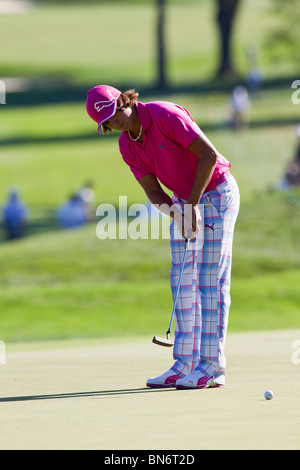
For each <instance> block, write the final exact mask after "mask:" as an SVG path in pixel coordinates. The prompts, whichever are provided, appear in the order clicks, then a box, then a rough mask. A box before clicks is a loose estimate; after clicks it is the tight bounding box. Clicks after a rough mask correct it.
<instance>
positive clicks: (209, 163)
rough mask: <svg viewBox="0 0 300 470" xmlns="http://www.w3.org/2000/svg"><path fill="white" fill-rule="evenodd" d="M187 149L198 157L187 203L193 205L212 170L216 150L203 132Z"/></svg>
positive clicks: (214, 163)
mask: <svg viewBox="0 0 300 470" xmlns="http://www.w3.org/2000/svg"><path fill="white" fill-rule="evenodd" d="M189 150H190V151H191V152H193V153H194V154H195V155H197V157H198V166H197V171H196V175H195V181H194V185H193V189H192V191H191V194H190V197H189V198H188V200H187V204H192V205H193V206H195V205H196V204H199V201H200V198H201V196H202V194H203V192H204V190H205V188H206V186H207V185H208V183H209V181H210V178H211V176H212V174H213V172H214V169H215V166H216V163H217V159H218V152H217V150H216V149H215V148H214V146H213V145H212V144H211V143H210V141H209V140H208V139H207V138H206V137H205V135H204V134H200V135H199V136H198V137H197V138H196V139H195V140H194V141H193V142H192V143H191V145H190V146H189Z"/></svg>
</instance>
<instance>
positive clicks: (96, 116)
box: [86, 85, 121, 134]
mask: <svg viewBox="0 0 300 470" xmlns="http://www.w3.org/2000/svg"><path fill="white" fill-rule="evenodd" d="M120 94H121V92H120V90H117V89H116V88H114V87H112V86H108V85H98V86H95V87H94V88H91V89H90V90H89V91H88V93H87V99H86V110H87V113H88V115H89V116H90V118H92V119H93V120H94V121H96V123H97V124H98V127H97V132H98V134H101V124H102V123H103V122H105V121H108V119H110V118H111V117H112V116H113V115H114V114H115V112H116V107H117V99H118V98H119V96H120Z"/></svg>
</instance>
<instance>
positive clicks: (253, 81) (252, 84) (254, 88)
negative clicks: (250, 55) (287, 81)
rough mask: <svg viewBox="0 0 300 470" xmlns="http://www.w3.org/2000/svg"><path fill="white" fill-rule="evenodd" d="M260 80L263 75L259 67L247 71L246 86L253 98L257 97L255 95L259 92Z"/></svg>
mask: <svg viewBox="0 0 300 470" xmlns="http://www.w3.org/2000/svg"><path fill="white" fill-rule="evenodd" d="M262 80H263V74H262V71H261V69H260V68H259V67H254V68H253V69H251V70H250V71H249V73H248V75H247V85H248V88H249V91H250V92H251V93H253V96H254V97H255V96H257V93H258V92H259V91H260V86H261V83H262Z"/></svg>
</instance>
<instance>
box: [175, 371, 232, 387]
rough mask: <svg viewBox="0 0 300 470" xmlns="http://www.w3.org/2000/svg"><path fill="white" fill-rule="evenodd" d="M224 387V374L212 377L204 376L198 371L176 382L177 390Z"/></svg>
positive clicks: (216, 374)
mask: <svg viewBox="0 0 300 470" xmlns="http://www.w3.org/2000/svg"><path fill="white" fill-rule="evenodd" d="M224 386H225V374H224V373H220V372H219V373H215V374H213V375H212V376H206V375H204V374H203V372H201V371H200V370H194V371H193V372H190V373H189V374H188V375H186V376H185V377H182V378H181V379H178V380H177V381H176V388H177V389H201V388H213V387H215V388H217V387H224Z"/></svg>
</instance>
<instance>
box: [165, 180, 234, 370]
mask: <svg viewBox="0 0 300 470" xmlns="http://www.w3.org/2000/svg"><path fill="white" fill-rule="evenodd" d="M173 202H174V203H175V204H179V205H180V206H181V207H182V210H183V207H184V202H185V201H182V200H180V199H177V198H173ZM239 203H240V197H239V189H238V186H237V183H236V181H235V179H234V177H233V176H232V175H229V176H228V177H226V181H225V182H223V183H222V184H220V185H219V186H217V187H216V188H215V189H214V190H212V191H210V192H209V193H205V194H203V196H202V198H201V200H200V210H201V215H202V230H201V231H200V232H199V234H198V235H197V238H196V240H193V241H191V242H190V245H189V250H188V251H187V254H186V259H185V266H184V270H183V274H182V279H181V287H180V291H179V295H178V299H177V305H176V310H175V339H174V352H173V355H174V359H175V361H176V362H175V364H174V366H173V367H172V369H173V370H175V371H176V372H177V373H178V374H179V375H186V374H187V373H189V372H190V371H191V370H194V369H200V370H202V371H203V372H204V373H206V374H207V375H213V373H217V372H221V373H225V368H226V358H225V353H224V349H225V339H226V332H227V325H228V315H229V307H230V302H231V300H230V276H231V259H232V241H233V232H234V225H235V221H236V218H237V215H238V211H239ZM170 245H171V257H172V264H171V272H170V284H171V290H172V295H173V300H174V297H175V293H176V288H177V285H178V278H179V273H180V269H181V262H182V258H183V253H184V248H185V240H184V239H183V238H182V237H181V236H178V230H177V227H176V224H175V223H174V221H173V222H172V224H171V226H170Z"/></svg>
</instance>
